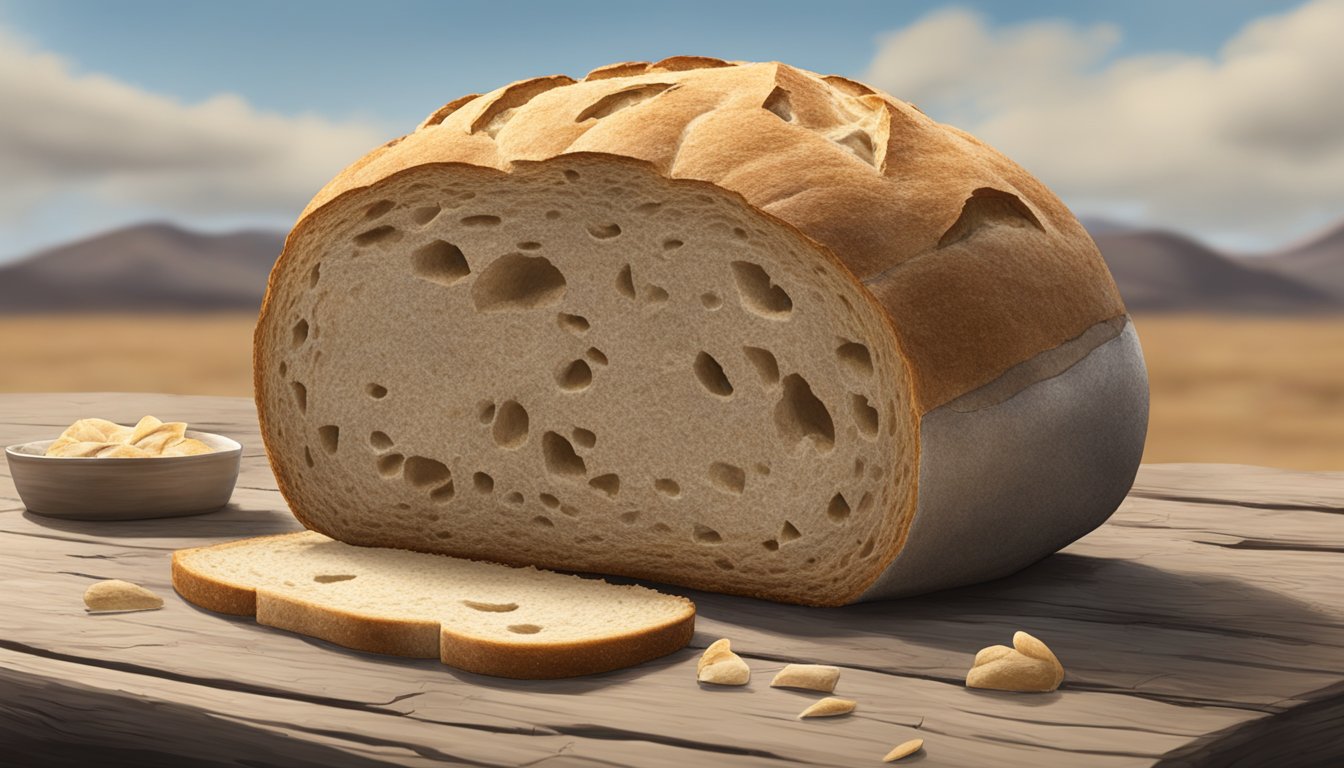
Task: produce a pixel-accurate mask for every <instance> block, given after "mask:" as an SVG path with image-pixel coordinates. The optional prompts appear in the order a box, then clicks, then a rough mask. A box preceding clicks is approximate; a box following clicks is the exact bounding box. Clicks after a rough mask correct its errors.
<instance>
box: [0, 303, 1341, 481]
mask: <svg viewBox="0 0 1344 768" xmlns="http://www.w3.org/2000/svg"><path fill="white" fill-rule="evenodd" d="M253 323H254V317H253V316H252V315H251V314H250V313H237V312H231V313H220V314H144V315H141V314H107V315H103V314H99V315H79V314H59V315H11V316H0V349H2V350H4V352H5V355H4V358H5V359H4V365H3V366H0V391H3V392H70V391H85V392H99V391H119V392H149V391H155V392H172V393H179V394H210V395H244V396H246V395H250V394H251V392H252V384H251V371H252V361H251V354H252V349H251V344H252V326H253ZM1136 323H1137V325H1138V329H1139V336H1140V339H1141V341H1142V343H1143V349H1144V355H1145V357H1146V359H1147V362H1148V372H1149V377H1150V382H1151V387H1152V414H1151V420H1150V424H1149V430H1148V446H1147V449H1146V451H1145V453H1144V461H1146V462H1186V461H1201V462H1227V463H1237V464H1260V465H1264V466H1271V467H1284V468H1293V469H1318V470H1344V315H1325V316H1320V315H1316V316H1307V315H1297V316H1284V315H1268V316H1255V315H1209V314H1200V315H1191V314H1141V315H1138V316H1137V317H1136ZM86 415H89V416H96V415H98V414H86ZM158 415H161V416H171V415H172V414H158ZM35 437H37V436H35Z"/></svg>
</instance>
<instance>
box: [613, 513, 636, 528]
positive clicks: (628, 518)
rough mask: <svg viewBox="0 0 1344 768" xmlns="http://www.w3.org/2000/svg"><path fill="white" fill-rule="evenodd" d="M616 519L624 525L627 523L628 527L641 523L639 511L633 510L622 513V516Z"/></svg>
mask: <svg viewBox="0 0 1344 768" xmlns="http://www.w3.org/2000/svg"><path fill="white" fill-rule="evenodd" d="M616 519H618V520H620V521H621V522H622V523H625V524H626V525H634V524H635V523H637V522H639V511H638V510H631V511H629V512H622V513H621V514H619V515H617V516H616Z"/></svg>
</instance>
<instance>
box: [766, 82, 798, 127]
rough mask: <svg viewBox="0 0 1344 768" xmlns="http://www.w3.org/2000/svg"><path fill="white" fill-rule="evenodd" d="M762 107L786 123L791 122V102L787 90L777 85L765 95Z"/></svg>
mask: <svg viewBox="0 0 1344 768" xmlns="http://www.w3.org/2000/svg"><path fill="white" fill-rule="evenodd" d="M761 107H762V108H763V109H768V110H770V111H771V112H773V113H775V115H776V116H777V117H778V118H779V119H780V120H783V121H784V122H786V123H792V122H793V104H792V102H791V101H790V99H789V92H788V91H786V90H784V89H783V88H781V87H779V86H775V89H774V90H773V91H771V92H770V95H769V96H766V97H765V102H764V103H762V104H761Z"/></svg>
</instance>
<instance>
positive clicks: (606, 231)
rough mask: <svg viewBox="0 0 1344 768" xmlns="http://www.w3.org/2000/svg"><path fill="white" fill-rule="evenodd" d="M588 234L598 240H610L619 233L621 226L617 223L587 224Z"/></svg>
mask: <svg viewBox="0 0 1344 768" xmlns="http://www.w3.org/2000/svg"><path fill="white" fill-rule="evenodd" d="M588 234H590V235H592V236H593V237H595V238H597V239H598V240H610V239H611V238H613V237H616V236H617V235H619V234H621V227H620V225H619V224H589V225H588Z"/></svg>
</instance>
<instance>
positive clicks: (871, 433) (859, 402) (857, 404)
mask: <svg viewBox="0 0 1344 768" xmlns="http://www.w3.org/2000/svg"><path fill="white" fill-rule="evenodd" d="M849 405H850V410H852V411H853V412H854V424H855V425H856V426H858V428H859V432H860V433H862V434H863V436H864V437H869V438H871V437H876V436H877V409H876V408H874V407H873V406H872V405H871V404H870V403H869V402H868V398H867V397H864V396H863V395H860V394H856V393H854V392H851V393H849Z"/></svg>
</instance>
